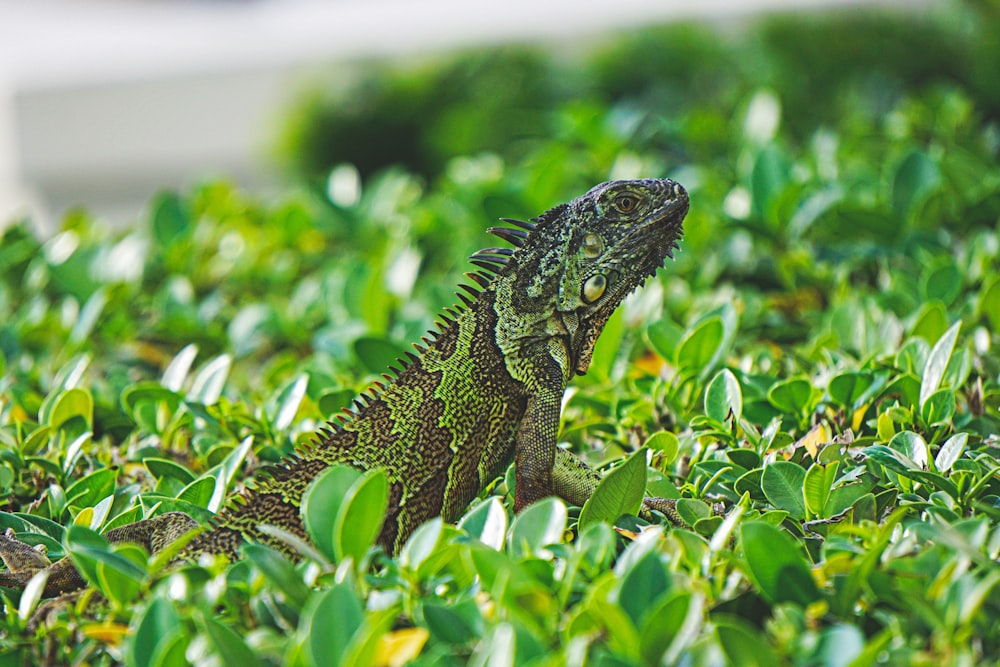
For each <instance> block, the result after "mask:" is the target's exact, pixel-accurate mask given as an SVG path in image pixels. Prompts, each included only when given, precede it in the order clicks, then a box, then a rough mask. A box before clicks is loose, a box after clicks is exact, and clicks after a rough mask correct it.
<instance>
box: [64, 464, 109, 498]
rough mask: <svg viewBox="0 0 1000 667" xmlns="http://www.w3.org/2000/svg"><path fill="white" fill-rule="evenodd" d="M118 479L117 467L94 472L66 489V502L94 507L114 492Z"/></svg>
mask: <svg viewBox="0 0 1000 667" xmlns="http://www.w3.org/2000/svg"><path fill="white" fill-rule="evenodd" d="M117 480H118V469H117V468H104V469H103V470H98V471H97V472H92V473H90V474H89V475H87V476H86V477H83V478H81V479H79V480H77V481H76V482H74V483H73V485H72V486H70V487H69V488H68V489H66V502H67V504H70V505H73V506H74V507H79V508H84V507H92V506H94V505H96V504H97V503H98V502H99V501H100V500H102V499H103V498H105V497H107V496H110V495H111V494H112V493H114V491H115V484H116V482H117Z"/></svg>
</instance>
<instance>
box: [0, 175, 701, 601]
mask: <svg viewBox="0 0 1000 667" xmlns="http://www.w3.org/2000/svg"><path fill="white" fill-rule="evenodd" d="M687 210H688V196H687V193H686V192H685V190H684V189H683V188H682V187H681V186H680V185H678V184H677V183H675V182H673V181H671V180H668V179H643V180H634V181H612V182H608V183H603V184H601V185H598V186H596V187H595V188H593V189H591V190H590V191H589V192H587V193H586V194H585V195H583V196H582V197H579V198H577V199H574V200H573V201H571V202H569V203H568V204H563V205H561V206H557V207H555V208H553V209H551V210H549V211H548V212H546V213H544V214H543V215H541V216H539V217H538V218H535V219H534V220H533V222H522V221H517V220H505V222H508V223H510V224H512V225H514V226H515V227H516V228H508V227H501V228H493V229H491V230H490V231H491V232H492V233H494V234H496V235H497V236H500V237H501V238H503V239H505V240H507V241H508V242H510V243H511V244H512V245H514V246H515V248H514V249H513V250H511V249H501V248H487V249H485V250H481V251H479V252H477V253H476V254H474V255H473V256H472V261H473V262H474V263H476V264H477V265H478V266H480V267H482V270H481V271H479V272H477V273H470V274H467V275H468V276H469V277H470V279H472V280H473V281H474V282H475V283H476V287H470V286H467V285H463V286H462V287H463V288H464V289H465V290H466V291H468V292H469V293H470V294H472V296H471V297H466V296H464V295H463V294H460V295H459V296H460V297H461V298H462V299H463V305H461V306H457V307H456V308H455V309H447V310H446V311H445V315H443V316H442V320H443V321H442V322H441V323H440V327H439V331H438V332H437V333H432V334H431V337H432V338H433V340H429V339H427V338H425V339H424V344H423V345H416V348H417V351H418V353H419V355H412V356H411V358H410V360H409V361H408V362H406V363H405V367H404V368H403V370H401V371H399V372H398V373H397V375H396V377H395V378H393V377H390V376H387V379H388V383H387V384H386V385H384V386H383V385H382V384H380V383H379V384H376V386H375V388H373V389H372V390H371V391H370V392H368V393H367V394H365V395H363V396H362V397H361V398H360V399H359V400H358V401H356V402H355V407H354V408H353V409H351V410H348V411H347V412H346V413H345V414H344V415H342V416H341V418H340V421H339V422H338V423H332V424H331V425H330V428H328V429H324V430H322V431H321V432H320V433H319V434H318V437H317V440H316V442H315V443H314V444H313V445H312V446H310V447H309V448H307V449H305V450H304V451H300V452H298V453H297V454H296V455H295V456H293V457H290V458H289V459H287V460H286V461H285V462H284V465H283V466H282V467H281V468H280V469H279V470H278V472H277V473H274V474H273V476H271V477H261V478H259V479H257V480H256V481H255V482H254V483H253V485H252V488H250V489H248V490H247V491H245V492H244V493H243V494H242V495H241V496H239V497H238V498H237V499H236V501H235V502H233V503H231V504H230V506H229V507H228V508H227V509H225V510H224V511H223V512H222V513H221V514H220V515H219V516H218V517H217V518H216V520H215V521H214V525H213V526H212V527H211V528H209V529H207V530H205V531H203V532H202V533H201V534H199V535H198V536H197V537H195V538H194V540H192V541H191V542H190V543H189V544H188V546H187V547H186V549H185V550H184V555H185V556H193V555H196V554H198V553H204V552H209V553H222V554H225V555H227V556H229V557H230V558H232V559H235V558H236V556H237V550H238V548H239V546H240V545H241V544H242V543H244V542H245V541H253V542H259V543H264V544H269V545H271V546H273V547H275V548H276V549H278V550H280V551H283V552H285V553H287V554H289V555H290V556H292V557H296V554H295V553H294V552H292V551H291V550H290V547H289V546H288V545H287V544H285V543H284V542H282V541H280V540H278V539H276V538H274V537H272V536H270V535H267V534H266V533H264V532H262V531H261V530H260V529H259V526H260V525H261V524H270V525H275V526H278V527H280V528H282V529H284V530H285V531H287V532H290V533H293V534H295V535H297V536H299V537H301V538H303V539H308V538H307V535H306V532H305V528H304V527H303V524H302V520H301V518H300V515H299V504H300V501H301V499H302V494H303V493H304V492H305V490H306V487H307V486H308V485H309V483H310V482H311V481H312V480H313V479H315V478H316V476H317V475H318V474H319V473H320V472H322V471H323V470H324V469H326V468H327V467H329V466H330V465H333V464H338V463H346V464H349V465H351V466H353V467H355V468H358V469H359V470H371V469H374V468H382V469H383V470H385V471H386V473H387V474H388V478H389V483H390V491H389V508H388V511H387V513H386V518H385V523H384V526H383V529H382V533H381V535H380V537H379V543H380V544H381V545H382V546H383V547H384V548H385V549H386V550H387V551H390V552H397V551H398V550H399V548H400V547H401V546H402V544H403V543H404V542H405V541H406V539H407V538H408V537H409V536H410V534H411V533H412V532H413V530H414V529H415V528H416V527H417V526H418V525H420V524H421V523H423V522H424V521H427V520H428V519H431V518H433V517H435V516H441V517H442V518H444V519H445V520H447V521H454V520H456V519H457V518H458V517H459V516H460V515H461V513H462V511H463V510H464V509H465V507H466V506H467V505H468V503H469V502H470V501H471V500H472V499H473V498H475V497H476V495H478V494H479V492H480V491H481V490H482V489H483V488H484V487H485V486H486V485H487V484H489V483H490V482H491V481H492V480H494V479H496V477H497V476H499V475H500V474H502V473H503V471H504V470H505V469H506V468H507V466H509V465H510V463H511V461H512V460H513V461H514V463H515V475H516V486H515V497H514V507H515V510H516V511H520V510H521V509H523V508H524V507H526V506H527V505H529V504H530V503H532V502H535V501H536V500H539V499H541V498H544V497H546V496H550V495H558V496H561V497H563V498H564V499H566V500H567V501H568V502H571V503H574V504H578V505H582V504H583V503H584V502H585V501H586V499H587V498H589V497H590V494H591V493H593V490H594V488H595V487H596V485H597V482H598V480H599V477H598V476H597V474H596V473H595V472H594V471H593V470H591V469H590V468H589V467H587V466H586V465H585V464H583V463H582V462H581V461H579V460H578V459H576V458H575V457H573V456H572V455H571V454H569V453H568V452H565V451H564V450H561V449H559V448H557V447H556V437H557V435H558V429H559V413H560V405H561V401H562V396H563V392H564V390H565V388H566V385H567V383H569V381H570V379H571V378H572V377H573V375H575V374H577V375H582V374H584V373H586V371H587V368H588V367H589V365H590V361H591V357H592V354H593V350H594V344H595V342H596V341H597V337H598V336H599V335H600V333H601V330H602V329H603V328H604V325H605V323H606V322H607V321H608V318H609V317H610V316H611V314H612V313H613V312H614V310H615V309H616V308H617V307H618V305H619V304H620V303H621V301H622V299H624V298H625V296H627V295H628V294H629V293H630V292H632V291H633V290H634V289H635V288H636V287H637V286H639V285H640V284H641V283H642V282H643V281H645V279H646V278H647V277H649V276H651V275H652V274H653V273H655V271H656V270H657V268H659V267H660V266H662V265H663V262H664V259H665V258H666V257H672V250H673V249H674V248H676V247H677V241H678V240H679V238H680V235H681V232H682V222H683V220H684V216H685V215H686V213H687ZM647 506H648V507H652V508H654V509H659V510H661V511H664V512H666V513H668V515H670V516H671V517H673V516H674V515H675V513H674V512H673V509H674V508H673V505H672V503H671V502H670V501H666V500H662V499H648V502H647ZM196 526H197V524H196V523H195V522H194V521H193V520H192V519H191V518H190V517H188V516H187V515H184V514H180V513H176V512H173V513H169V514H164V515H160V516H158V517H154V518H152V519H148V520H145V521H140V522H137V523H135V524H130V525H128V526H123V527H121V528H118V529H115V530H112V531H108V533H107V534H106V537H107V538H108V539H109V540H110V541H112V542H121V541H130V542H138V543H140V544H142V545H144V546H146V547H147V548H148V549H150V550H151V551H154V552H155V551H158V550H159V549H160V548H162V547H163V546H164V545H166V544H170V543H171V542H173V541H174V540H175V539H177V537H178V536H179V535H181V534H183V533H185V532H187V531H189V530H191V529H193V528H195V527H196ZM25 549H27V547H26V546H25V545H23V544H21V543H20V542H17V541H16V540H13V539H12V538H10V537H7V536H4V537H0V558H3V560H4V562H5V563H6V564H7V566H8V570H7V571H6V572H0V585H2V586H23V585H24V583H26V582H27V580H28V579H30V577H31V575H32V574H33V573H34V572H36V571H38V570H39V569H40V568H42V567H49V580H48V582H47V585H46V588H45V594H46V595H49V596H51V595H56V594H59V593H62V592H65V591H70V590H74V589H76V588H79V587H82V586H83V585H84V581H83V579H82V578H81V577H80V575H79V574H78V573H77V572H76V570H75V569H73V567H72V565H71V564H70V563H69V561H68V560H67V559H63V560H62V561H59V562H57V563H55V564H53V565H51V566H49V565H48V560H47V559H45V558H44V557H39V556H40V555H39V554H37V552H33V553H31V554H29V553H27V552H26V551H25ZM29 550H30V549H29Z"/></svg>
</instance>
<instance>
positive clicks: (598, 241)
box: [583, 234, 604, 259]
mask: <svg viewBox="0 0 1000 667" xmlns="http://www.w3.org/2000/svg"><path fill="white" fill-rule="evenodd" d="M603 252H604V239H602V238H601V237H600V236H598V235H597V234H587V235H586V236H584V237H583V254H584V256H585V257H589V258H590V259H596V258H598V257H600V256H601V254H602V253H603Z"/></svg>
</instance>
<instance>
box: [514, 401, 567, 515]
mask: <svg viewBox="0 0 1000 667" xmlns="http://www.w3.org/2000/svg"><path fill="white" fill-rule="evenodd" d="M561 397H562V388H561V387H560V388H559V389H558V391H554V390H552V389H551V388H548V387H545V388H542V389H540V390H539V391H537V392H536V393H534V394H532V395H531V396H530V397H529V398H528V406H527V409H526V410H525V413H524V417H523V418H522V419H521V424H520V426H519V427H518V429H517V441H516V444H515V450H514V475H515V479H516V486H515V488H514V511H515V512H520V511H521V510H523V509H524V508H525V507H527V506H528V505H530V504H531V503H533V502H535V501H538V500H541V499H542V498H545V497H547V496H551V495H552V494H553V493H555V489H554V487H553V484H552V477H553V476H552V471H553V467H554V465H555V456H556V450H557V449H558V448H557V447H556V436H557V435H558V433H559V407H560V401H561Z"/></svg>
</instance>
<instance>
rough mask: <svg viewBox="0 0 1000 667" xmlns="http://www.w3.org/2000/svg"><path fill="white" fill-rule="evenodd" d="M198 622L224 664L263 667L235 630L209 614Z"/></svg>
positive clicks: (241, 666) (201, 617)
mask: <svg viewBox="0 0 1000 667" xmlns="http://www.w3.org/2000/svg"><path fill="white" fill-rule="evenodd" d="M198 620H199V625H200V626H201V627H202V629H203V630H204V632H205V636H207V637H208V639H209V642H210V643H211V645H212V648H213V649H214V650H215V653H216V654H218V656H219V658H220V660H221V662H222V664H224V665H239V666H240V667H263V663H262V662H261V661H260V660H258V659H257V656H256V655H255V654H254V652H253V651H252V650H251V649H250V647H249V646H247V644H246V642H245V641H243V638H242V637H240V635H239V634H237V633H236V632H235V631H234V630H233V629H231V628H229V627H226V626H225V625H222V624H221V623H219V622H218V621H216V620H215V619H213V618H211V617H210V616H208V615H207V614H199V615H198ZM317 664H319V663H317Z"/></svg>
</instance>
